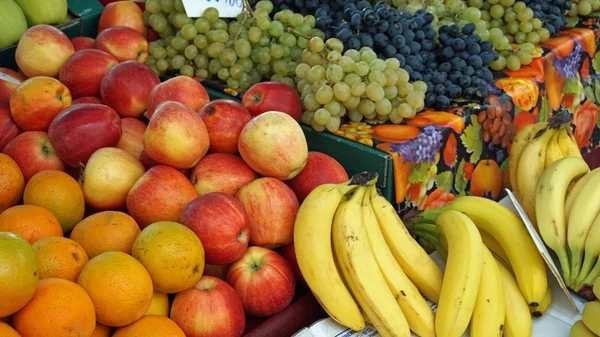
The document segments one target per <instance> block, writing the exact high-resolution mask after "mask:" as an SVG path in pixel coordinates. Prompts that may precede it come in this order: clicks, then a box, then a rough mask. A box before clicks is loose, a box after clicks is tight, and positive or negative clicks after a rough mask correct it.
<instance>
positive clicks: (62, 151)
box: [48, 103, 121, 167]
mask: <svg viewBox="0 0 600 337" xmlns="http://www.w3.org/2000/svg"><path fill="white" fill-rule="evenodd" d="M48 135H49V136H50V141H51V142H52V144H53V145H54V148H55V149H56V152H57V153H58V155H59V156H60V158H61V159H62V160H63V161H64V162H65V164H67V165H69V166H71V167H79V165H80V164H85V163H87V161H88V159H89V158H90V156H91V155H92V154H93V153H94V152H96V150H98V149H100V148H103V147H114V146H115V145H117V143H118V142H119V138H121V119H120V118H119V115H117V113H116V112H115V111H114V110H113V109H111V108H110V107H108V106H106V105H102V104H92V103H85V104H77V105H73V106H70V107H68V108H66V109H65V110H63V112H61V113H60V114H59V115H58V116H56V118H55V119H54V120H53V121H52V123H51V124H50V128H48Z"/></svg>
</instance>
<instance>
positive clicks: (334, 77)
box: [326, 64, 344, 83]
mask: <svg viewBox="0 0 600 337" xmlns="http://www.w3.org/2000/svg"><path fill="white" fill-rule="evenodd" d="M326 78H327V80H328V81H330V82H331V83H338V82H341V81H342V79H343V78H344V70H342V67H340V66H339V65H337V64H332V65H330V66H329V67H328V68H327V71H326Z"/></svg>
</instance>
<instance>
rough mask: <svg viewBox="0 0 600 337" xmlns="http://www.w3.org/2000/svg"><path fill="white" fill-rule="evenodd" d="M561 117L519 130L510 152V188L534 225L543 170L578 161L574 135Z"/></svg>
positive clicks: (579, 155)
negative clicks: (561, 162) (571, 159)
mask: <svg viewBox="0 0 600 337" xmlns="http://www.w3.org/2000/svg"><path fill="white" fill-rule="evenodd" d="M562 117H563V116H560V115H559V116H557V118H555V119H553V120H551V121H550V122H548V123H546V122H540V123H535V124H529V125H527V126H525V127H523V129H521V131H519V133H518V134H517V135H516V137H515V139H514V140H513V143H512V147H511V150H510V154H509V178H510V185H511V188H512V191H513V193H514V195H515V197H516V198H517V199H518V200H519V202H520V203H521V205H522V206H523V209H525V211H526V212H527V215H528V216H529V219H530V220H531V222H532V223H533V224H534V226H537V218H536V216H535V215H536V212H535V211H536V198H537V195H538V194H537V184H538V180H539V179H540V176H541V175H542V173H543V172H544V170H545V169H546V168H547V167H549V166H550V165H551V164H552V163H554V162H556V161H558V160H559V159H562V158H565V157H571V156H575V157H579V158H581V152H580V151H579V147H578V146H577V142H576V141H575V136H574V135H573V132H572V131H571V129H570V127H563V125H564V124H565V123H564V118H562Z"/></svg>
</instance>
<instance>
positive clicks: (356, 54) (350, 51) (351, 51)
mask: <svg viewBox="0 0 600 337" xmlns="http://www.w3.org/2000/svg"><path fill="white" fill-rule="evenodd" d="M344 56H348V57H350V58H351V59H352V60H353V61H354V62H358V61H360V52H359V51H358V50H356V49H348V50H346V52H344ZM398 64H400V61H398Z"/></svg>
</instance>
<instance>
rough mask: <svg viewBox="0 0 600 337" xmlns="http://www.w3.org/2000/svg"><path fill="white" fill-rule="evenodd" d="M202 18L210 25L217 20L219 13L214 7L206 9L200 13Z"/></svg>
mask: <svg viewBox="0 0 600 337" xmlns="http://www.w3.org/2000/svg"><path fill="white" fill-rule="evenodd" d="M163 1H164V0H163ZM202 17H203V18H205V19H207V20H208V22H210V23H215V22H217V20H219V11H218V10H217V9H216V8H214V7H208V8H207V9H205V10H204V13H202Z"/></svg>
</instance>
